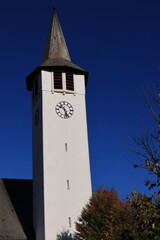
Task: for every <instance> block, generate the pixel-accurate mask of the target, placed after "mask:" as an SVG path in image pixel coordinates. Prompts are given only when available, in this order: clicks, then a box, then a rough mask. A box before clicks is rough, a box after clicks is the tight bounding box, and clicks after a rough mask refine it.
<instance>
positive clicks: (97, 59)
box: [0, 0, 160, 198]
mask: <svg viewBox="0 0 160 240" xmlns="http://www.w3.org/2000/svg"><path fill="white" fill-rule="evenodd" d="M57 8H58V10H57V12H58V16H59V19H60V22H61V25H62V28H63V32H64V35H65V38H66V42H67V45H68V48H69V52H70V55H71V59H72V61H73V62H74V63H75V64H77V65H79V66H80V67H82V68H84V69H86V70H87V71H89V83H88V86H87V96H86V100H87V116H88V132H89V146H90V162H91V173H92V186H93V189H94V190H95V189H96V188H97V187H98V186H104V187H111V186H113V187H114V188H115V189H116V190H117V191H118V193H119V195H120V196H121V197H122V198H123V197H124V196H125V195H126V194H128V193H130V192H131V191H132V190H134V189H137V190H139V191H141V192H142V193H144V192H146V188H145V187H144V183H143V181H144V179H145V178H147V176H146V173H145V172H144V171H142V170H137V169H133V167H132V166H131V164H130V163H129V162H128V161H126V159H125V158H128V159H130V160H132V161H134V160H136V156H134V155H133V154H131V153H130V152H129V151H128V150H127V147H130V148H134V146H133V143H132V141H131V138H130V130H132V131H133V132H135V133H137V134H138V132H139V125H138V121H139V120H141V121H143V122H144V123H145V124H146V125H147V126H149V128H152V127H154V122H153V121H152V120H151V118H150V117H149V114H148V109H147V106H146V103H145V96H144V92H143V88H145V87H147V88H150V89H152V87H153V85H156V86H158V85H159V79H160V72H159V65H160V30H159V28H160V27H159V26H160V14H159V13H160V2H159V1H158V0H153V1H150V0H145V1H144V0H139V1H136V0H134V1H132V0H131V1H127V0H122V1H119V0H112V1H111V0H110V1H106V0H100V1H98V2H97V1H93V0H92V1H91V0H87V1H86V0H81V1H74V0H67V1H62V0H57ZM51 16H52V1H51V0H41V1H37V0H34V1H31V0H28V1H20V0H15V1H7V2H4V1H3V2H2V3H1V9H0V29H1V38H0V52H1V58H0V65H1V77H0V82H1V94H0V105H1V117H0V133H1V138H0V152H1V161H0V162H1V167H0V177H1V178H5V177H6V178H31V177H32V152H31V148H32V142H31V94H30V92H28V91H27V90H26V85H25V77H26V76H27V75H28V74H29V73H30V72H31V71H32V70H33V69H34V68H35V67H37V66H38V65H39V64H40V61H41V57H42V53H43V49H44V45H45V41H46V38H47V33H48V29H49V25H50V20H51ZM129 129H130V130H129Z"/></svg>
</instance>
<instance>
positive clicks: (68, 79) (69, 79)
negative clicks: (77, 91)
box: [66, 73, 74, 91]
mask: <svg viewBox="0 0 160 240" xmlns="http://www.w3.org/2000/svg"><path fill="white" fill-rule="evenodd" d="M66 89H67V90H70V91H74V83H73V74H72V73H66Z"/></svg>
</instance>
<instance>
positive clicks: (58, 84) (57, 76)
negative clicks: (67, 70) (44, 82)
mask: <svg viewBox="0 0 160 240" xmlns="http://www.w3.org/2000/svg"><path fill="white" fill-rule="evenodd" d="M62 88H63V84H62V73H61V72H54V89H62Z"/></svg>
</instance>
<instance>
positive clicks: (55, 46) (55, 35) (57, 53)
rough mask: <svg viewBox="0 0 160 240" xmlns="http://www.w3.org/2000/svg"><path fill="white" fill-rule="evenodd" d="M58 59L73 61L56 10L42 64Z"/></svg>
mask: <svg viewBox="0 0 160 240" xmlns="http://www.w3.org/2000/svg"><path fill="white" fill-rule="evenodd" d="M57 58H58V59H65V60H68V61H71V59H70V56H69V52H68V48H67V45H66V41H65V38H64V35H63V32H62V28H61V25H60V22H59V19H58V16H57V13H56V10H54V14H53V18H52V22H51V26H50V30H49V34H48V39H47V42H46V46H45V50H44V54H43V58H42V63H44V62H45V61H46V60H49V59H57Z"/></svg>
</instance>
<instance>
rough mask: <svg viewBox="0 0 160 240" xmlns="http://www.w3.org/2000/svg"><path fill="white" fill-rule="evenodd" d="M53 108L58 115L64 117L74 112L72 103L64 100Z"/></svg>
mask: <svg viewBox="0 0 160 240" xmlns="http://www.w3.org/2000/svg"><path fill="white" fill-rule="evenodd" d="M55 110H56V113H57V114H58V116H59V117H61V118H64V119H67V118H70V117H71V116H72V115H73V112H74V110H73V107H72V105H71V104H70V103H68V102H65V101H62V102H59V103H58V104H57V105H56V108H55Z"/></svg>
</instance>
